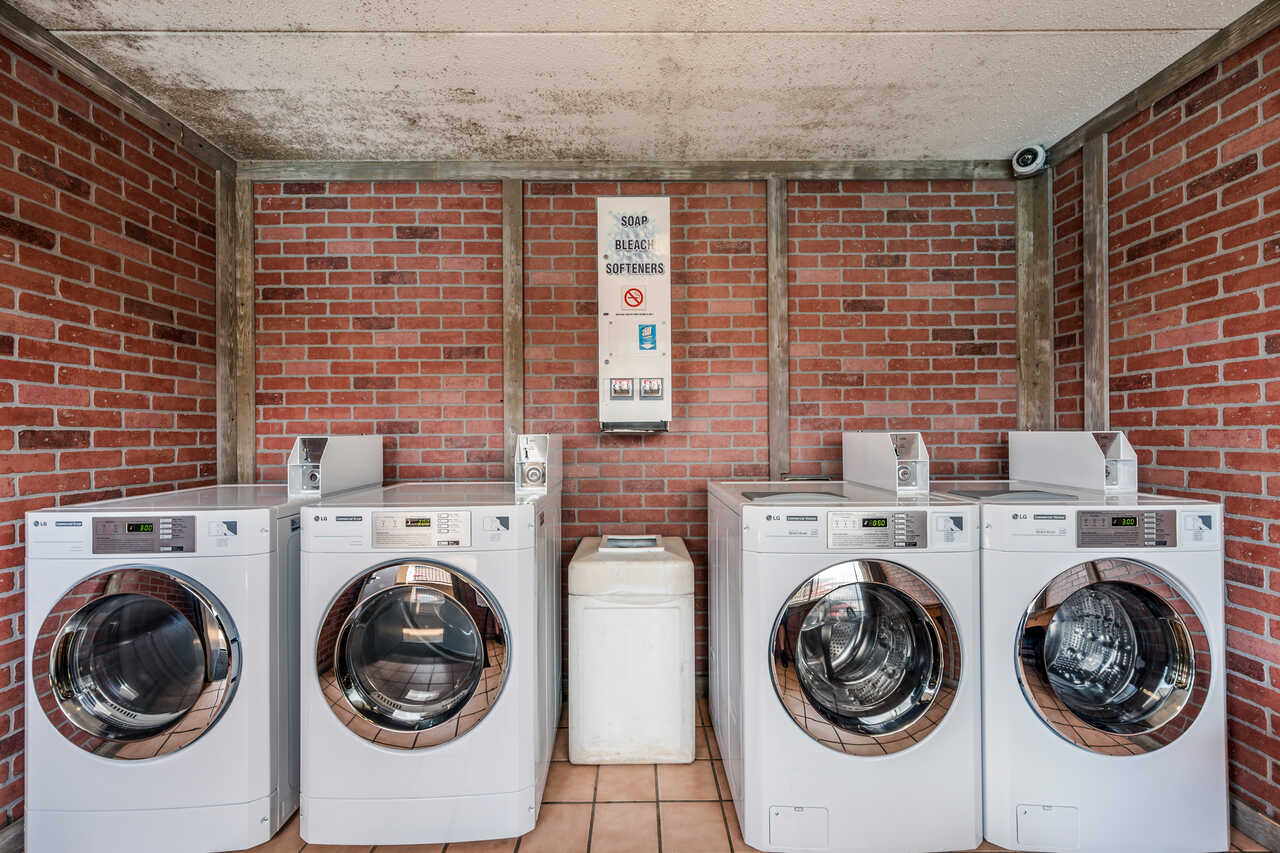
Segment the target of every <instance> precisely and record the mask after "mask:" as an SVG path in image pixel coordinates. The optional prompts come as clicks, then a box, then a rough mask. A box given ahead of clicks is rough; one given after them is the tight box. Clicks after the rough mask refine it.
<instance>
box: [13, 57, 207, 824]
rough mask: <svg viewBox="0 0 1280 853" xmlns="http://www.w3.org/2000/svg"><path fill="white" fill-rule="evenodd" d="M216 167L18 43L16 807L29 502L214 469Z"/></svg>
mask: <svg viewBox="0 0 1280 853" xmlns="http://www.w3.org/2000/svg"><path fill="white" fill-rule="evenodd" d="M214 203H215V200H214V177H213V174H212V173H211V172H210V170H209V169H208V168H207V167H205V166H203V165H200V164H198V163H197V162H196V161H194V160H192V159H191V158H190V157H189V156H187V155H186V154H184V153H183V152H181V151H180V150H179V149H177V148H176V147H175V146H174V144H173V143H171V142H169V141H168V140H166V139H163V138H162V137H159V136H158V135H156V134H155V133H154V132H153V131H151V130H149V129H147V128H146V127H145V126H143V125H142V124H141V123H139V122H138V121H136V120H134V119H132V118H130V117H128V116H125V115H123V114H122V113H121V111H120V110H119V109H117V108H115V107H113V106H111V105H109V104H107V103H106V102H104V101H102V100H101V99H99V98H98V97H97V96H95V95H93V94H90V93H89V92H88V91H87V90H85V89H84V88H83V87H81V86H79V85H78V84H76V83H75V82H74V81H73V80H71V79H70V78H68V77H66V76H64V75H63V74H61V73H59V72H55V71H53V70H52V69H51V68H50V67H49V66H48V65H46V64H44V63H43V62H41V61H40V60H38V59H36V58H34V57H32V56H30V55H28V54H26V53H25V52H24V51H22V50H21V49H20V48H17V47H16V46H15V45H13V44H12V43H10V42H7V41H5V40H3V39H0V450H3V455H2V456H0V466H2V467H0V507H2V508H0V809H2V810H3V819H4V821H5V822H7V821H9V820H12V819H14V818H16V817H17V816H19V815H21V814H22V799H21V798H22V784H23V783H22V770H23V756H22V724H23V708H22V690H23V687H22V679H23V666H22V657H23V639H22V632H23V627H24V626H23V614H22V608H23V593H22V564H23V561H24V559H25V554H24V550H23V547H22V544H21V543H22V538H21V526H22V518H23V513H24V512H25V511H27V510H30V509H37V508H40V507H46V506H50V505H54V504H63V505H65V504H73V503H82V502H84V501H87V500H94V499H100V498H109V497H118V496H120V495H122V494H129V493H139V492H145V491H155V490H157V489H166V488H175V487H180V486H192V485H200V484H204V483H208V482H211V481H212V480H213V478H214V474H215V471H214V455H215V450H214V428H215V424H214V421H215V414H214V319H213V318H214V295H213V288H214Z"/></svg>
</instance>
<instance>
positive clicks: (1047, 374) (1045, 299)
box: [1016, 171, 1053, 429]
mask: <svg viewBox="0 0 1280 853" xmlns="http://www.w3.org/2000/svg"><path fill="white" fill-rule="evenodd" d="M1050 187H1051V179H1050V173H1049V172H1048V171H1044V172H1041V173H1040V174H1039V175H1037V176H1035V177H1034V178H1024V179H1022V180H1020V181H1018V183H1017V191H1016V193H1017V194H1016V208H1017V234H1018V303H1017V311H1018V331H1017V340H1018V429H1053V256H1052V247H1053V234H1052V217H1051V216H1050V201H1051V199H1050Z"/></svg>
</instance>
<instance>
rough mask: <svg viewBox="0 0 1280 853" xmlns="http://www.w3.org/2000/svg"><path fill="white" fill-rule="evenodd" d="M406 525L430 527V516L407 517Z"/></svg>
mask: <svg viewBox="0 0 1280 853" xmlns="http://www.w3.org/2000/svg"><path fill="white" fill-rule="evenodd" d="M404 526H405V527H430V526H431V519H430V518H406V519H405V520H404Z"/></svg>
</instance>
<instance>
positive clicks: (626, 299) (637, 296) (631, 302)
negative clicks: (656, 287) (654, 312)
mask: <svg viewBox="0 0 1280 853" xmlns="http://www.w3.org/2000/svg"><path fill="white" fill-rule="evenodd" d="M622 301H623V303H624V304H625V305H626V306H627V307H628V308H639V307H640V306H641V305H643V304H644V291H643V290H641V289H640V288H638V287H628V288H627V289H626V290H625V291H623V294H622Z"/></svg>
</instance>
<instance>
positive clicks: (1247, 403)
mask: <svg viewBox="0 0 1280 853" xmlns="http://www.w3.org/2000/svg"><path fill="white" fill-rule="evenodd" d="M1278 90H1280V30H1273V31H1272V32H1271V33H1269V34H1268V35H1266V36H1264V37H1263V38H1261V39H1259V40H1258V41H1256V42H1255V43H1253V44H1252V45H1249V46H1247V47H1245V48H1243V49H1242V50H1240V51H1238V52H1237V53H1236V54H1235V55H1234V56H1232V57H1230V58H1229V59H1227V60H1225V61H1224V62H1222V63H1221V64H1220V65H1218V66H1217V67H1215V68H1212V69H1210V70H1209V71H1207V72H1205V73H1204V74H1202V75H1200V76H1199V77H1197V78H1196V79H1194V80H1192V81H1190V82H1189V83H1187V84H1186V85H1185V86H1183V87H1182V88H1181V89H1179V90H1178V91H1177V92H1174V93H1173V94H1171V95H1169V96H1168V97H1166V98H1163V99H1161V100H1160V101H1159V102H1157V103H1156V104H1155V105H1154V106H1152V107H1150V108H1148V109H1145V110H1143V111H1141V112H1140V113H1138V114H1137V115H1135V116H1133V117H1132V118H1130V119H1129V120H1128V121H1126V122H1125V123H1124V124H1122V125H1121V126H1120V127H1118V128H1117V129H1116V130H1115V131H1114V132H1112V133H1111V135H1110V142H1109V152H1108V157H1109V186H1108V199H1109V206H1110V210H1109V214H1110V221H1111V227H1110V269H1111V274H1110V289H1111V293H1110V296H1111V300H1110V301H1111V309H1110V310H1111V317H1110V320H1111V343H1110V345H1111V366H1110V367H1111V371H1110V372H1111V388H1110V403H1111V423H1112V426H1113V427H1115V428H1118V429H1124V430H1126V431H1127V432H1128V435H1129V438H1130V440H1131V441H1132V442H1133V445H1134V447H1135V448H1136V449H1137V451H1138V454H1139V462H1140V465H1141V481H1142V483H1143V486H1144V487H1145V488H1154V489H1156V490H1158V491H1160V492H1163V493H1166V494H1173V495H1187V496H1193V497H1199V498H1206V499H1209V500H1214V501H1221V502H1222V503H1223V504H1224V509H1225V513H1226V529H1225V533H1226V576H1227V600H1228V604H1227V611H1226V619H1227V654H1226V658H1227V672H1226V673H1222V674H1219V677H1223V676H1225V678H1226V680H1227V692H1228V698H1227V703H1228V713H1229V731H1230V745H1229V751H1230V761H1231V790H1232V794H1233V795H1234V796H1236V797H1238V798H1240V800H1241V801H1243V802H1244V803H1246V804H1248V805H1249V806H1251V807H1252V808H1254V809H1257V810H1258V811H1260V812H1262V813H1263V814H1265V815H1267V816H1268V817H1270V818H1272V819H1277V818H1280V639H1277V638H1280V236H1278V235H1280V93H1278Z"/></svg>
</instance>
